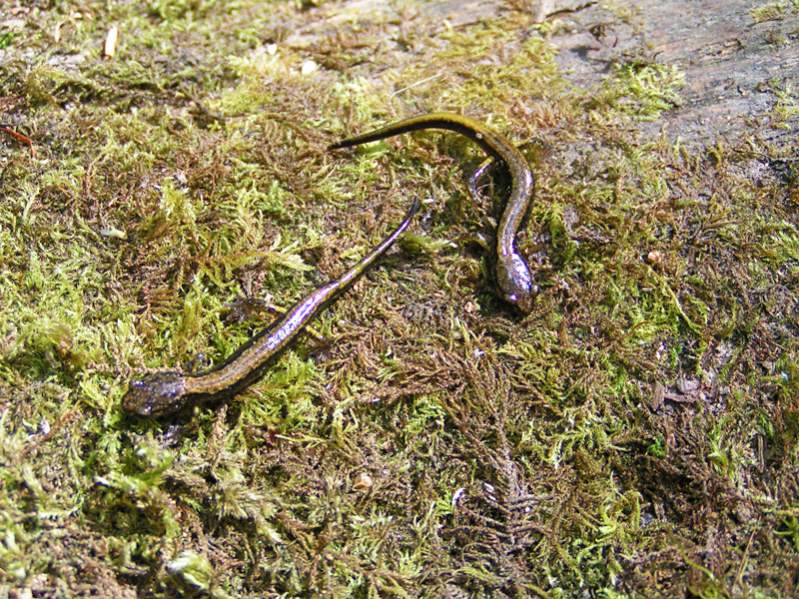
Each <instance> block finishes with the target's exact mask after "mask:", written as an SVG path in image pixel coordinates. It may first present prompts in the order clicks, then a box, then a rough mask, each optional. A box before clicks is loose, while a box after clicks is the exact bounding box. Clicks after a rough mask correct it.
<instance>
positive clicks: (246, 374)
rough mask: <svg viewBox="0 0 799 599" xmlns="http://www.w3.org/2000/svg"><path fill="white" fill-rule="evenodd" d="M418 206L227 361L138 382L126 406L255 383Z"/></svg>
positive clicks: (224, 393)
mask: <svg viewBox="0 0 799 599" xmlns="http://www.w3.org/2000/svg"><path fill="white" fill-rule="evenodd" d="M418 210H419V201H418V200H414V202H413V204H412V205H411V207H410V209H409V210H408V213H407V214H406V215H405V218H404V219H403V221H402V223H401V224H400V225H399V227H397V228H396V229H395V230H394V231H393V232H392V233H391V234H390V235H388V236H387V237H386V238H385V239H383V241H381V242H380V243H379V244H378V245H377V246H376V247H374V248H373V249H372V250H371V251H370V252H369V253H368V254H366V256H364V257H363V258H362V259H361V260H360V262H358V263H357V264H356V265H355V266H353V267H352V268H350V269H349V270H348V271H347V272H345V273H344V274H342V275H341V276H340V277H338V278H337V279H334V280H332V281H330V282H329V283H327V284H325V285H323V286H321V287H319V288H318V289H316V290H314V291H312V292H311V293H309V294H308V295H307V296H306V297H305V298H304V299H301V300H300V301H299V302H297V303H296V304H294V306H292V307H291V308H290V309H289V310H288V311H287V312H286V313H285V315H284V316H282V317H281V318H280V319H278V320H277V321H276V322H275V323H274V324H273V325H272V326H270V327H268V328H267V329H265V330H263V331H261V332H260V333H258V334H257V335H255V336H254V337H253V338H252V339H250V340H249V341H248V342H246V343H245V344H244V345H242V346H241V347H240V348H239V349H238V350H236V351H235V352H234V353H233V355H232V356H230V358H228V359H227V360H226V361H225V362H224V363H222V364H221V365H219V366H217V367H215V368H212V369H211V370H208V371H207V372H203V373H200V374H196V375H189V374H184V373H183V372H180V371H178V370H170V371H163V372H153V373H150V374H148V375H146V376H144V377H143V378H141V379H136V380H133V381H131V383H130V385H129V386H128V391H127V393H126V394H125V396H124V397H123V398H122V409H124V410H125V411H126V412H130V413H133V414H138V415H139V416H151V417H158V416H164V415H167V414H172V413H174V412H177V411H178V410H180V409H181V408H183V407H184V406H185V405H187V404H188V403H190V402H194V401H198V402H205V401H216V400H219V399H224V398H227V397H231V396H232V395H235V394H236V393H238V392H239V391H241V390H242V389H244V388H245V387H247V386H248V385H250V384H251V383H253V382H254V381H255V380H256V379H258V378H259V377H260V376H261V375H262V374H263V372H264V370H265V369H266V367H267V366H269V364H270V363H271V361H272V360H273V359H274V358H275V357H277V356H278V355H279V354H280V353H281V352H282V351H283V350H285V349H286V348H287V347H288V346H289V345H290V344H291V342H292V341H294V340H295V339H296V338H297V336H298V335H299V333H300V332H301V331H302V329H303V327H304V326H305V325H306V324H307V323H308V322H309V321H310V320H311V319H312V318H314V317H315V316H316V315H317V314H319V312H321V311H322V310H323V309H324V308H325V307H327V306H328V305H329V304H330V303H331V302H333V300H335V299H336V298H337V297H338V296H339V295H341V294H342V293H343V292H344V291H346V290H347V289H348V288H349V287H351V286H352V284H353V283H355V281H356V280H358V278H359V277H360V276H361V275H363V273H365V272H366V271H367V270H368V269H369V267H370V266H372V265H373V264H374V263H375V261H376V260H377V259H378V258H379V257H380V256H382V255H383V254H384V253H385V252H386V250H388V249H389V248H390V247H391V246H392V245H393V243H394V242H395V241H396V240H397V238H398V237H399V236H400V235H401V234H402V232H403V231H405V229H407V228H408V226H409V225H410V223H411V220H412V219H413V216H414V215H415V214H416V212H417V211H418Z"/></svg>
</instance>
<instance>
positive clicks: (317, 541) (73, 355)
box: [0, 0, 799, 597]
mask: <svg viewBox="0 0 799 599" xmlns="http://www.w3.org/2000/svg"><path fill="white" fill-rule="evenodd" d="M51 4H52V6H48V7H31V8H30V11H31V12H30V13H24V11H23V13H21V14H23V17H21V18H23V19H25V23H26V24H25V26H24V29H23V30H22V31H20V32H16V31H15V32H14V34H13V36H11V37H9V36H8V35H5V34H2V33H0V35H2V36H3V37H0V45H3V44H5V47H4V48H3V50H4V51H5V52H6V54H5V57H6V58H8V61H7V63H6V64H7V71H6V79H5V80H4V83H3V86H4V91H3V94H2V96H3V100H2V102H3V105H2V106H3V109H4V110H5V111H6V112H5V113H4V121H7V122H10V123H13V124H14V127H18V128H19V129H20V130H21V131H24V132H25V133H26V135H29V136H31V137H32V138H33V139H34V142H35V143H36V147H37V150H38V153H37V155H36V156H31V155H30V154H29V152H28V151H27V148H25V147H23V146H19V145H17V144H15V143H14V142H13V141H12V140H8V143H6V140H5V139H3V140H2V141H0V160H2V163H3V177H2V179H0V187H1V188H2V190H3V197H4V198H5V199H4V202H3V204H2V206H0V262H1V263H2V264H3V268H2V269H0V301H1V302H2V305H3V310H2V311H1V312H0V405H1V406H2V408H3V412H2V416H1V417H0V459H1V460H2V462H3V465H4V467H3V469H2V471H1V472H0V477H1V478H2V485H0V486H1V487H2V491H0V523H2V527H3V531H4V533H3V535H2V542H0V577H2V579H3V580H2V582H3V584H6V585H8V586H9V587H10V588H12V589H14V590H15V592H17V591H18V592H19V593H20V594H21V593H23V592H26V591H24V590H23V589H30V590H31V592H33V593H34V594H37V593H38V594H42V595H52V594H59V593H61V594H65V595H80V594H87V593H89V592H91V591H92V590H93V589H95V588H96V587H99V586H102V587H103V588H106V589H107V590H108V593H109V594H113V595H115V596H123V595H124V594H126V593H127V594H130V593H135V592H138V593H143V594H147V595H152V596H174V595H175V594H179V593H184V594H186V593H188V594H191V593H205V594H210V595H214V596H220V597H224V596H244V595H252V596H261V595H272V594H275V595H277V594H285V595H291V596H295V595H302V594H311V595H325V596H349V595H357V596H371V595H375V596H377V595H380V596H391V595H396V596H415V595H416V594H424V595H431V596H437V595H445V594H453V595H454V594H456V593H458V592H463V593H467V594H473V595H475V596H477V595H486V596H489V595H490V596H502V595H515V596H552V597H568V596H577V595H580V594H585V593H587V592H589V593H594V594H596V595H597V596H606V597H649V596H673V595H684V594H686V593H687V592H690V593H693V594H695V595H697V596H708V597H710V596H732V595H737V594H743V595H746V594H748V595H751V596H758V594H760V596H775V595H779V594H780V593H782V594H783V595H785V596H788V594H789V592H788V591H786V590H785V589H786V588H787V587H786V586H785V585H786V584H790V583H786V582H785V574H784V573H785V572H788V571H791V568H793V569H795V567H794V566H795V564H796V559H795V551H796V543H797V540H796V537H797V535H796V522H795V520H796V516H797V514H796V506H795V502H794V501H793V499H792V497H794V496H795V493H794V491H795V481H794V480H793V479H794V478H795V477H794V476H793V472H794V470H795V466H796V461H797V459H799V453H797V447H799V446H798V445H797V443H796V438H797V430H799V424H798V423H799V416H798V415H797V414H799V409H797V397H799V395H797V383H796V381H797V366H796V364H797V356H799V351H797V350H798V348H797V345H796V342H795V328H796V326H797V322H796V317H795V314H794V310H793V306H794V298H793V294H792V293H791V289H793V288H794V287H795V283H796V275H797V270H798V269H799V264H797V263H798V262H799V249H797V248H798V247H799V242H798V241H797V237H798V236H797V223H796V219H795V214H794V213H795V202H794V201H793V200H792V195H791V194H792V193H793V188H794V187H795V181H794V179H795V177H793V174H792V170H791V169H792V166H791V165H792V164H793V160H794V157H795V152H796V150H795V144H794V145H791V143H792V142H790V143H789V144H788V145H787V146H778V145H776V144H774V143H772V142H765V141H762V140H761V141H758V140H742V141H741V142H740V143H738V142H735V141H729V142H726V143H722V142H719V143H713V144H711V145H709V146H708V147H707V148H689V147H686V146H684V145H683V144H681V143H680V142H679V141H672V140H668V139H665V138H655V139H653V138H651V137H649V138H644V137H642V136H639V134H637V133H636V132H635V131H636V127H637V125H638V124H639V123H640V122H641V121H654V122H661V121H662V120H663V119H664V117H665V116H666V114H667V113H668V111H669V110H672V109H673V108H674V107H677V106H679V105H680V90H681V87H682V85H683V75H682V73H681V72H680V71H679V70H678V69H676V67H674V66H672V65H668V64H657V63H652V62H651V61H648V60H646V59H643V58H634V57H632V56H628V59H627V60H626V61H625V62H623V63H619V64H614V65H612V68H611V69H610V70H609V71H608V73H607V74H606V76H605V77H604V79H603V80H602V81H601V82H600V83H598V84H597V85H595V86H592V87H590V88H581V87H579V86H576V85H574V84H572V83H570V77H569V74H568V73H563V72H562V71H561V70H560V68H559V67H558V63H557V60H556V58H557V57H556V54H555V51H554V49H553V48H552V46H551V45H550V43H549V42H548V36H551V35H556V34H557V32H558V31H559V30H560V29H559V28H564V27H567V25H566V24H565V22H560V23H555V24H550V26H543V27H542V26H536V25H535V24H533V23H531V22H530V18H529V16H528V15H527V14H526V13H525V12H524V11H515V12H514V11H508V12H507V13H504V15H503V16H502V17H501V18H496V19H483V20H482V21H481V22H478V23H472V24H466V25H458V26H449V25H448V24H446V23H437V24H435V23H433V18H432V17H430V16H429V13H426V12H424V10H423V9H424V8H425V7H421V6H416V5H415V4H414V3H411V5H409V7H408V10H409V11H411V12H409V13H408V14H416V13H414V12H413V11H416V10H419V11H421V12H419V13H418V15H420V16H417V18H414V19H410V18H409V19H403V23H402V28H401V30H397V31H398V34H397V36H393V34H391V33H390V32H392V31H395V30H394V29H393V28H394V27H395V23H394V22H393V21H392V20H391V18H388V17H387V16H386V14H384V13H380V14H377V13H375V14H374V15H367V14H361V15H355V14H347V15H345V16H346V18H344V19H343V20H342V21H341V22H340V23H339V24H338V25H336V26H335V27H332V26H331V27H330V28H328V26H329V23H327V22H326V21H325V19H326V18H327V17H326V16H327V15H330V14H335V13H336V11H337V10H338V7H337V5H336V4H335V3H330V2H312V3H299V2H278V1H275V2H269V3H263V2H256V1H254V0H243V1H240V2H236V3H224V2H213V1H198V0H170V1H160V0H159V1H157V2H148V3H146V5H143V6H140V5H139V4H136V3H106V2H91V3H77V2H71V1H66V2H59V3H51ZM780 6H782V4H780ZM428 8H429V7H428ZM607 8H608V9H609V12H608V13H607V16H608V18H609V19H612V20H614V22H621V21H624V22H627V21H630V20H631V18H632V16H631V14H630V13H629V12H626V11H625V10H623V9H622V8H619V7H616V8H614V7H612V6H608V7H607ZM766 8H768V7H767V6H764V7H761V8H759V9H755V11H754V12H753V13H752V16H753V19H755V20H762V18H764V17H765V15H766V13H765V12H763V11H764V10H765V9H766ZM25 10H28V9H25ZM780 10H783V11H787V10H792V8H791V6H789V5H788V4H785V6H784V7H783V8H781V9H780ZM326 11H330V12H326ZM758 11H759V12H758ZM780 14H783V13H780ZM769 18H770V17H769ZM112 22H113V23H116V24H118V25H119V28H120V43H119V47H118V52H117V54H116V56H115V57H114V58H113V59H112V60H106V59H103V58H102V57H101V56H100V48H101V40H102V39H104V35H105V33H106V31H107V28H108V26H109V24H110V23H112ZM34 23H35V26H34V25H33V24H34ZM434 24H435V25H436V26H433V25H434ZM56 31H57V32H58V41H57V42H56V41H55V35H56V34H55V32H56ZM309 31H310V32H311V33H309ZM387 32H388V34H387ZM308 36H311V37H308ZM309 39H313V40H314V41H313V43H310V42H309V41H308V40H309ZM273 44H274V45H273ZM28 57H33V58H30V59H29V58H28ZM309 59H313V60H314V61H315V63H316V64H317V66H319V67H320V68H317V69H316V70H312V71H310V70H308V69H306V70H305V71H303V68H302V65H303V64H304V63H305V62H306V61H307V60H309ZM764 89H765V90H766V91H770V92H772V93H773V95H774V99H775V103H774V108H773V110H772V112H771V114H770V115H769V117H770V118H771V122H772V124H773V126H774V127H776V128H780V129H784V128H789V127H791V126H792V124H793V123H794V117H795V115H794V112H795V111H794V105H795V102H794V99H793V96H794V93H793V91H792V90H791V88H789V87H787V86H782V85H780V84H778V82H770V83H768V84H766V87H765V88H764ZM424 110H455V111H460V112H464V113H467V114H469V115H470V116H473V117H475V118H479V119H482V120H484V121H486V122H488V123H489V124H491V125H492V126H493V127H495V128H496V129H497V130H499V131H501V132H502V133H503V134H505V135H507V136H508V137H509V138H510V139H512V140H514V142H516V143H518V144H520V145H521V146H522V148H523V150H524V151H525V153H526V155H527V156H528V157H529V159H530V162H531V164H532V165H533V166H534V169H535V171H536V175H537V195H536V201H535V202H534V205H533V209H532V211H531V215H530V222H529V223H528V224H527V225H526V227H525V230H524V231H523V232H522V234H521V235H520V237H519V244H520V247H521V249H522V251H523V252H524V253H525V254H526V255H527V256H528V257H529V258H530V261H531V263H532V264H533V266H534V267H535V271H536V277H537V282H538V283H539V285H540V287H541V293H540V295H539V298H538V301H537V305H536V307H535V310H534V311H533V313H532V314H531V315H529V316H528V317H526V318H519V317H517V316H515V315H513V314H512V313H510V312H509V311H507V310H506V308H505V307H504V306H503V305H502V303H501V302H500V301H499V300H497V299H496V297H495V296H494V294H493V293H492V290H491V286H492V282H491V281H492V277H491V264H490V260H489V254H490V248H491V246H492V243H491V239H490V236H491V233H492V232H493V229H494V226H495V218H496V212H497V210H496V209H497V208H498V205H496V204H498V203H500V202H494V203H492V201H491V200H490V199H489V198H491V197H493V198H501V197H502V194H503V193H504V189H505V184H506V182H505V181H503V178H502V176H501V174H498V176H497V177H496V178H495V180H494V181H493V185H489V186H487V188H486V191H485V198H484V199H480V200H474V199H472V198H470V197H469V196H468V193H467V192H466V187H465V184H464V179H465V176H466V175H468V174H469V173H470V172H471V170H472V169H473V167H474V166H476V165H477V164H479V162H480V161H481V160H482V158H483V156H482V155H481V154H480V152H479V150H478V149H477V148H476V147H475V146H474V145H473V144H471V143H470V142H466V141H464V140H462V139H461V138H459V137H457V136H455V135H451V134H446V133H445V134H441V133H430V132H421V133H417V134H414V135H412V136H405V137H402V138H398V139H391V140H386V141H385V142H382V143H378V144H373V145H370V146H368V147H365V148H362V149H359V150H358V151H356V152H352V153H346V152H339V153H336V154H328V153H327V152H326V151H325V148H326V146H327V144H329V143H330V142H331V141H333V140H334V139H337V138H339V137H342V136H344V135H348V134H350V133H353V132H356V131H364V130H366V129H368V128H370V127H373V126H375V125H378V124H381V123H383V122H385V121H387V120H391V119H394V118H399V117H401V116H407V115H410V114H413V113H416V112H419V111H424ZM752 164H758V165H767V166H768V165H771V166H773V167H774V169H773V172H772V171H768V172H769V173H770V174H768V175H763V174H762V169H761V170H758V171H757V172H759V173H761V174H760V175H757V177H755V175H753V174H752V173H754V172H755V170H753V167H752ZM775 165H776V166H775ZM780 165H782V166H780ZM780 169H781V170H780ZM792 177H793V178H792ZM411 197H418V198H424V199H425V203H424V208H423V211H422V214H421V215H420V218H419V219H418V222H417V223H416V224H414V228H413V232H412V233H411V234H410V235H408V236H406V237H405V238H404V239H403V241H402V243H401V244H398V246H399V247H398V248H396V249H395V250H392V252H391V253H390V254H389V255H388V256H387V257H386V258H385V259H384V260H382V261H381V263H380V265H378V266H377V267H376V268H375V269H373V270H372V271H371V272H370V273H369V274H368V275H367V277H365V278H364V279H363V280H362V281H361V282H359V283H358V284H357V285H356V288H355V289H354V291H353V292H351V293H349V294H347V295H345V296H344V297H342V298H341V299H340V300H339V301H337V302H336V303H335V304H334V305H333V306H331V307H330V308H329V310H328V311H327V312H326V313H325V314H324V315H323V316H322V317H321V318H320V319H319V322H318V323H316V326H317V327H318V329H319V330H320V331H321V333H322V335H323V336H324V338H325V341H323V342H321V343H320V342H318V341H310V340H308V341H303V342H301V343H299V344H298V345H297V346H296V347H295V348H294V349H292V350H291V351H289V352H288V353H286V354H285V355H284V356H283V357H282V358H281V359H280V360H279V361H278V362H277V363H276V364H274V366H273V367H272V368H271V369H270V370H269V371H268V372H267V373H266V374H265V375H264V377H263V378H262V379H261V380H260V381H258V382H257V383H255V384H254V385H252V386H251V387H250V388H249V389H248V390H247V391H245V392H244V393H242V394H240V395H239V396H237V397H236V398H234V399H232V400H231V401H229V402H227V403H225V404H222V405H217V406H200V407H197V408H196V409H195V410H194V411H193V412H192V413H191V414H187V415H184V416H182V417H181V418H179V419H177V420H174V421H164V422H144V421H135V420H132V419H130V418H128V417H126V416H125V415H124V414H123V413H122V412H121V410H120V407H119V401H120V398H121V396H122V394H123V393H124V391H125V388H126V385H127V382H128V381H129V380H130V378H131V376H132V375H133V373H134V372H135V371H137V370H139V369H143V368H147V367H157V368H165V367H170V368H171V367H180V366H181V365H183V364H185V363H186V362H189V361H192V360H194V361H196V362H202V361H203V360H198V359H197V358H198V356H199V355H204V356H205V359H206V361H208V362H211V363H216V362H218V361H219V360H221V359H222V358H224V357H225V356H227V355H229V354H230V353H231V352H233V351H234V350H235V349H236V348H237V347H238V346H239V345H240V344H241V343H242V342H244V341H245V340H246V339H247V338H249V336H250V335H251V334H252V333H253V331H255V330H258V329H260V328H261V327H263V326H264V324H263V322H260V323H258V322H252V321H245V322H239V323H230V322H228V321H227V320H226V313H227V312H228V311H229V306H230V304H231V302H233V301H234V300H236V299H237V298H240V297H242V296H246V297H251V298H259V299H264V300H266V301H267V302H268V303H269V304H272V305H275V306H279V307H287V306H289V305H291V303H292V302H293V301H295V300H296V299H298V298H300V297H302V296H303V295H304V294H305V293H307V292H308V291H309V290H310V289H313V288H314V287H316V286H318V285H319V284H321V283H322V282H324V281H326V280H328V279H329V278H330V277H332V276H334V275H336V274H337V273H339V272H341V271H342V270H344V269H345V268H346V267H347V266H348V265H350V264H351V263H352V261H353V260H355V259H356V258H358V257H360V256H361V255H363V253H364V252H365V251H366V250H367V248H369V247H371V246H372V245H374V243H375V242H376V241H377V240H378V239H380V238H381V237H382V235H384V234H385V232H386V231H387V230H389V229H390V228H391V227H393V226H395V225H396V223H397V222H398V221H399V219H400V218H401V217H402V214H403V213H404V212H405V210H406V208H407V205H408V201H409V200H410V198H411Z"/></svg>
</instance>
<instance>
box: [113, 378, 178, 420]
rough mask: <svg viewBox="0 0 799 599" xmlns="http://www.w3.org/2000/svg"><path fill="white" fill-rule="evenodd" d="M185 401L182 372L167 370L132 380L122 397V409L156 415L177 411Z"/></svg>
mask: <svg viewBox="0 0 799 599" xmlns="http://www.w3.org/2000/svg"><path fill="white" fill-rule="evenodd" d="M185 403H186V383H185V380H184V378H183V373H181V372H178V371H176V370H169V371H165V372H153V373H151V374H148V375H146V376H145V377H143V378H140V379H134V380H132V381H131V382H130V384H129V385H128V392H127V393H125V396H124V397H123V398H122V409H123V410H125V411H126V412H128V413H130V414H137V415H139V416H145V417H158V416H163V415H165V414H171V413H173V412H177V411H178V410H180V408H182V407H183V406H184V405H185Z"/></svg>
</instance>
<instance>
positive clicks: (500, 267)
mask: <svg viewBox="0 0 799 599" xmlns="http://www.w3.org/2000/svg"><path fill="white" fill-rule="evenodd" d="M496 269H497V284H498V285H499V290H500V295H501V296H502V299H504V300H505V301H506V302H508V303H509V304H513V305H514V306H516V308H517V309H518V310H519V312H521V313H522V314H529V313H530V312H531V311H532V309H533V303H534V301H535V296H536V294H537V293H538V287H537V286H536V285H534V284H533V273H532V272H531V271H530V267H529V266H528V265H527V262H526V261H525V259H524V258H522V256H521V255H520V254H517V253H515V252H514V253H512V254H510V255H509V256H508V257H507V259H505V260H499V261H498V262H497V266H496Z"/></svg>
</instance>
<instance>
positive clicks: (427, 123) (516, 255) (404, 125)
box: [329, 112, 537, 314]
mask: <svg viewBox="0 0 799 599" xmlns="http://www.w3.org/2000/svg"><path fill="white" fill-rule="evenodd" d="M419 129H446V130H449V131H455V132H457V133H460V134H462V135H465V136H466V137H468V138H469V139H471V140H473V141H475V142H476V143H477V144H479V145H480V147H481V148H483V150H485V151H486V152H487V153H488V154H490V155H491V156H492V157H494V158H495V159H497V160H500V161H502V162H503V163H504V164H505V165H506V167H507V169H508V171H509V172H510V176H511V191H510V195H509V197H508V201H507V202H506V203H505V207H504V209H503V211H502V217H501V218H500V221H499V225H498V226H497V246H496V252H497V255H496V267H495V268H496V277H497V286H498V287H499V291H500V295H501V297H502V299H504V300H505V301H506V302H508V303H510V304H513V305H514V306H516V307H517V308H518V309H519V311H521V312H523V313H525V314H527V313H529V312H530V311H531V310H532V308H533V300H534V298H535V295H536V292H537V288H536V287H535V285H534V284H533V274H532V272H531V271H530V267H529V266H528V264H527V261H526V260H525V259H524V257H523V256H522V255H521V253H520V252H519V250H518V249H517V248H516V233H517V231H518V230H519V228H520V227H521V225H522V221H523V220H524V218H525V215H526V214H527V211H528V210H529V208H530V202H531V199H532V196H533V190H534V187H535V178H534V177H533V173H532V171H531V170H530V167H529V165H528V164H527V160H525V158H524V155H523V154H522V153H521V152H519V150H518V149H516V147H515V146H514V145H513V144H512V143H511V142H510V141H508V140H507V139H506V138H505V137H503V136H502V135H500V134H499V133H497V132H496V131H493V130H492V129H489V128H488V127H486V126H485V125H483V124H482V123H479V122H477V121H475V120H472V119H470V118H468V117H465V116H461V115H458V114H450V113H446V112H433V113H430V114H423V115H420V116H416V117H412V118H409V119H405V120H403V121H398V122H396V123H392V124H390V125H386V126H385V127H382V128H380V129H377V130H375V131H371V132H369V133H364V134H362V135H356V136H355V137H350V138H348V139H344V140H342V141H339V142H337V143H334V144H333V145H331V146H330V147H329V149H331V150H334V149H338V148H347V147H350V146H356V145H359V144H363V143H368V142H371V141H377V140H379V139H384V138H386V137H391V136H394V135H399V134H401V133H408V132H409V131H417V130H419ZM482 173H483V169H482V168H481V169H479V171H478V174H477V175H476V177H474V178H473V179H472V180H471V181H470V189H471V190H472V192H473V193H475V191H474V187H475V186H476V178H477V177H479V176H480V175H481V174H482Z"/></svg>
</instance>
